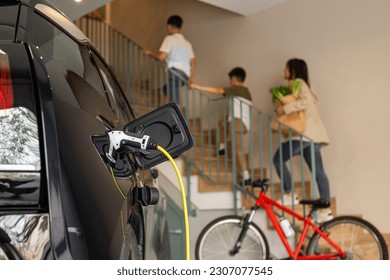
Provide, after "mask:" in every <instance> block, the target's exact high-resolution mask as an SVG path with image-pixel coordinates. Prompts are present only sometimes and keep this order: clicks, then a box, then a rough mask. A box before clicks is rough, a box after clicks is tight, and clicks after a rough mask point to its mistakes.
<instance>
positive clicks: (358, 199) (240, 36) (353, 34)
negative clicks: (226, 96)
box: [112, 0, 390, 233]
mask: <svg viewBox="0 0 390 280" xmlns="http://www.w3.org/2000/svg"><path fill="white" fill-rule="evenodd" d="M389 11H390V1H388V0H294V1H290V2H287V3H285V4H282V5H280V6H277V7H274V8H272V9H269V10H266V11H263V12H260V13H257V14H254V15H251V16H249V17H242V16H238V15H236V14H232V13H229V12H226V11H224V10H219V9H217V8H214V7H211V6H209V5H206V4H203V3H201V2H198V1H194V0H115V1H113V2H112V12H113V14H112V23H113V25H114V26H116V27H117V28H118V29H120V30H121V31H122V32H124V33H125V34H126V35H128V36H129V37H130V38H133V39H134V40H135V41H136V42H138V43H139V44H141V45H142V46H144V47H145V48H152V49H157V48H158V47H159V45H160V43H161V40H162V39H163V37H164V35H165V22H166V19H167V17H168V16H170V15H172V14H180V15H181V16H182V17H183V19H184V26H183V33H184V35H185V36H186V37H187V38H188V39H190V41H191V42H192V44H193V47H194V49H195V53H196V57H197V64H198V67H197V74H196V81H197V82H198V83H200V84H212V85H219V86H224V85H226V83H227V72H228V71H229V70H230V69H231V68H232V67H234V66H238V65H240V66H243V67H244V68H245V69H246V70H247V72H248V78H247V86H249V88H250V89H251V91H252V95H253V97H254V104H255V106H256V107H258V108H260V109H261V110H263V111H265V112H271V102H270V98H269V94H268V88H269V87H271V86H273V85H276V84H280V83H282V82H283V80H282V73H283V68H284V65H285V62H286V60H288V59H289V58H291V57H300V58H303V59H305V60H306V62H307V63H308V66H309V71H310V74H311V82H312V85H313V86H314V87H315V89H316V90H317V92H318V95H319V96H320V103H319V109H320V112H321V114H322V117H323V121H324V123H325V125H326V126H327V128H328V132H329V135H330V137H331V141H332V142H331V145H330V146H329V147H327V148H325V149H324V150H323V157H324V162H325V166H326V168H327V173H328V176H329V179H330V183H331V192H332V196H336V198H337V210H338V214H363V216H364V217H365V218H367V219H368V220H369V221H371V222H372V223H374V224H375V225H376V226H377V227H378V228H379V229H380V230H381V231H382V232H388V233H390V221H389V219H387V218H386V216H387V213H389V212H390V203H389V199H390V183H389V181H390V179H389V175H390V148H389V143H390V110H388V107H389V105H390V88H389V86H388V81H389V79H390V29H389V27H390V17H389V16H388V15H389ZM114 15H115V16H114Z"/></svg>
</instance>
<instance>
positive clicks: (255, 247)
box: [195, 216, 269, 260]
mask: <svg viewBox="0 0 390 280" xmlns="http://www.w3.org/2000/svg"><path fill="white" fill-rule="evenodd" d="M242 230H243V227H242V217H240V216H224V217H220V218H218V219H216V220H214V221H212V222H210V223H209V224H208V225H207V226H206V227H205V228H204V229H203V230H202V232H201V233H200V235H199V237H198V240H197V242H196V247H195V257H196V259H198V260H234V259H241V260H265V259H268V256H269V249H268V242H267V240H266V238H265V236H264V234H263V232H262V231H261V230H260V228H259V227H258V226H256V225H255V224H254V223H250V224H249V227H248V230H247V232H246V235H245V237H244V239H243V241H242V244H241V248H240V250H239V251H238V253H236V254H231V250H232V249H233V248H234V245H235V244H236V242H237V240H238V237H239V235H240V233H241V231H242Z"/></svg>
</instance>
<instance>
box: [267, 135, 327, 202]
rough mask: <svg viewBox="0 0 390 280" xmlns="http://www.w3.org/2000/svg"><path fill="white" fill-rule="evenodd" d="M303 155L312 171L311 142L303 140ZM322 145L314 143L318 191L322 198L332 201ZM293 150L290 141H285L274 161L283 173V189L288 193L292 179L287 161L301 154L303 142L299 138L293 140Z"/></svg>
mask: <svg viewBox="0 0 390 280" xmlns="http://www.w3.org/2000/svg"><path fill="white" fill-rule="evenodd" d="M302 149H303V157H304V159H305V162H306V164H307V165H308V167H309V169H310V171H312V167H313V162H312V156H311V147H310V142H302ZM320 149H321V145H320V144H316V143H315V144H314V165H315V170H316V182H317V185H318V191H319V193H320V198H321V199H323V200H325V201H326V202H330V190H329V181H328V177H327V176H326V174H325V170H324V165H323V163H322V157H321V151H320ZM291 150H292V151H290V142H289V141H287V142H284V143H283V144H282V146H281V147H279V149H278V150H277V151H276V153H275V155H274V158H273V161H274V165H275V168H276V172H277V173H278V175H279V178H281V174H283V189H284V191H285V192H286V193H290V192H291V190H292V181H291V175H290V172H289V170H288V169H287V165H286V162H287V161H288V160H289V159H290V157H291V156H295V155H298V154H300V152H301V142H300V141H297V140H293V141H291Z"/></svg>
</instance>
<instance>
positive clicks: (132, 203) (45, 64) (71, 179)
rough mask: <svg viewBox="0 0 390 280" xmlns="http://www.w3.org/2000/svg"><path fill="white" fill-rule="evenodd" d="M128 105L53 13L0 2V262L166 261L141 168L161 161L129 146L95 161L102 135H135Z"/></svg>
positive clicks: (100, 62)
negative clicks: (109, 157) (110, 158)
mask: <svg viewBox="0 0 390 280" xmlns="http://www.w3.org/2000/svg"><path fill="white" fill-rule="evenodd" d="M130 105H131V104H128V102H127V100H126V98H125V96H124V94H123V92H122V90H121V88H120V86H119V84H118V82H117V81H116V79H115V77H114V75H113V74H112V72H111V71H110V69H109V67H108V66H107V64H106V62H105V61H104V59H102V57H101V56H100V55H99V53H98V52H97V50H96V49H95V48H94V46H93V45H92V44H91V43H90V41H89V40H88V38H86V37H85V35H84V34H83V33H82V32H81V31H80V30H79V29H78V28H77V27H76V26H75V25H74V24H73V23H72V22H71V21H69V20H68V19H67V17H66V16H64V15H63V14H62V13H61V12H60V11H58V10H56V9H55V8H54V7H52V6H51V5H50V4H49V3H47V2H45V1H35V0H19V1H18V0H14V1H11V0H8V1H5V0H0V259H119V258H123V259H138V258H141V259H142V258H146V259H149V258H157V259H168V258H170V251H169V240H168V238H167V237H168V235H167V225H166V217H165V209H164V207H165V206H164V205H163V204H161V203H157V202H158V198H159V192H158V189H156V188H154V187H156V177H157V174H156V173H155V172H153V170H150V169H147V168H151V167H152V166H154V165H156V164H157V163H159V162H161V161H163V160H164V159H162V158H161V157H158V156H154V159H153V160H151V161H150V158H148V156H150V154H149V155H146V157H144V156H143V155H142V153H141V154H138V156H131V154H133V152H134V150H133V149H130V150H129V151H127V152H126V154H125V155H122V156H120V160H119V159H118V161H117V162H116V163H115V164H113V163H112V162H109V161H107V159H106V158H105V155H106V154H107V153H106V151H107V147H108V146H109V143H108V142H107V139H108V137H107V131H108V130H110V129H111V130H112V129H118V130H120V131H121V130H123V129H125V130H126V129H127V130H128V131H129V129H130V128H131V129H132V132H137V131H134V129H135V128H133V127H134V126H132V125H130V126H129V123H130V124H131V123H132V121H134V115H133V113H132V110H131V106H130ZM170 109H172V107H170V108H168V110H170ZM158 118H159V117H158ZM178 118H179V119H180V116H179V117H177V116H175V117H174V118H173V119H178ZM168 119H172V118H171V117H168ZM148 121H149V123H151V122H153V116H152V117H149V119H148V118H147V119H146V123H147V122H148ZM166 125H167V124H164V127H166ZM177 125H179V126H180V125H181V123H180V122H179V123H178V124H177V123H175V124H173V125H172V126H177ZM129 127H130V128H129ZM142 127H144V126H142ZM153 127H154V126H153ZM169 127H170V126H169V125H168V130H170V129H169ZM164 129H165V128H164ZM176 129H177V127H175V130H176ZM184 130H185V129H184ZM157 131H158V129H157ZM141 132H142V131H141ZM165 132H166V131H165V130H164V133H165ZM179 134H180V133H179ZM180 136H181V137H182V138H183V137H184V138H186V136H183V135H181V134H180ZM171 138H172V137H171ZM184 138H183V139H184ZM172 139H173V138H172ZM172 139H171V140H170V141H168V142H169V143H171V142H175V141H172ZM186 141H187V140H186ZM179 142H180V143H182V142H183V141H179ZM188 144H190V143H188V141H187V148H188V146H189V145H188ZM156 157H158V159H157V160H155V159H156ZM148 163H151V164H148ZM140 164H141V165H144V164H145V167H146V169H144V170H142V171H140V170H141V168H139V165H140ZM113 174H114V175H115V176H113ZM147 177H150V178H151V180H150V181H149V183H147V184H148V186H146V185H145V184H144V181H145V180H144V179H145V178H147ZM140 178H142V180H141V179H140ZM160 195H161V194H160ZM140 198H142V199H140ZM148 204H156V205H155V206H153V207H154V208H153V210H152V211H145V210H146V209H145V207H146V206H147V205H148ZM149 207H151V206H149ZM148 219H156V220H155V221H154V222H152V223H151V225H152V226H151V227H148V228H147V229H145V223H146V222H147V220H148ZM153 226H154V227H158V228H153ZM151 232H153V234H152V233H151Z"/></svg>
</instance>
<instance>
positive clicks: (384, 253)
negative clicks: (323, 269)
mask: <svg viewBox="0 0 390 280" xmlns="http://www.w3.org/2000/svg"><path fill="white" fill-rule="evenodd" d="M321 228H322V229H323V231H324V232H326V233H327V234H328V236H329V237H330V238H331V239H332V241H333V242H335V243H336V244H337V245H338V246H340V248H341V249H342V250H343V251H344V252H345V253H346V254H347V256H346V259H348V260H387V259H388V250H387V245H386V242H385V240H384V238H383V236H382V235H381V234H380V232H379V231H378V230H377V229H376V228H375V227H374V226H373V225H372V224H370V223H369V222H367V221H366V220H363V219H360V218H357V217H350V216H341V217H337V218H335V219H333V220H331V221H329V222H327V223H325V224H324V225H322V226H321ZM335 252H336V251H335V249H334V248H333V247H332V246H330V245H329V243H328V242H326V241H325V240H324V239H323V238H321V236H320V235H319V234H317V233H315V234H313V236H312V237H311V238H310V241H309V245H308V248H307V254H308V255H315V254H329V253H335Z"/></svg>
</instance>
